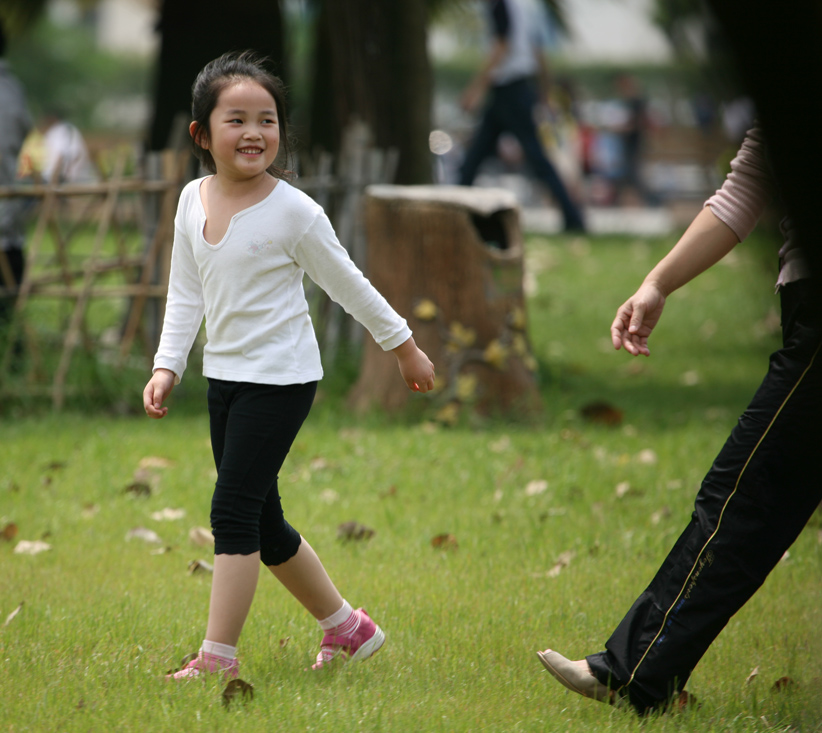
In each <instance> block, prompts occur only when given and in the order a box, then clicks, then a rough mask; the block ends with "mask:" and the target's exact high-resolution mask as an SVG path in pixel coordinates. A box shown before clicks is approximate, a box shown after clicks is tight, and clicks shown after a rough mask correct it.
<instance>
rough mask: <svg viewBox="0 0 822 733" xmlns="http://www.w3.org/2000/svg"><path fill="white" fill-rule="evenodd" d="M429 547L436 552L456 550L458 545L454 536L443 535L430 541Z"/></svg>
mask: <svg viewBox="0 0 822 733" xmlns="http://www.w3.org/2000/svg"><path fill="white" fill-rule="evenodd" d="M431 547H433V548H435V549H437V550H457V549H459V544H458V543H457V538H456V537H454V535H452V534H449V533H445V534H438V535H437V536H436V537H433V538H432V539H431Z"/></svg>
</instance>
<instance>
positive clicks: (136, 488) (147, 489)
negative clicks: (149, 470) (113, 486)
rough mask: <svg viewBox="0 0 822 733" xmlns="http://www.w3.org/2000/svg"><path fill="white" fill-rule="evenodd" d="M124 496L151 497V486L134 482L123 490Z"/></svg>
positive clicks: (141, 482)
mask: <svg viewBox="0 0 822 733" xmlns="http://www.w3.org/2000/svg"><path fill="white" fill-rule="evenodd" d="M123 493H124V494H134V495H135V496H151V486H149V485H148V484H147V483H145V482H143V481H134V482H133V483H130V484H129V485H128V486H126V488H124V489H123Z"/></svg>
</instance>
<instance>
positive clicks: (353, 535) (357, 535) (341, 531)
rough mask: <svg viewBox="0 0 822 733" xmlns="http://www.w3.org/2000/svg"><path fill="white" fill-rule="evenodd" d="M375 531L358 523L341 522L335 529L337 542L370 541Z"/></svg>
mask: <svg viewBox="0 0 822 733" xmlns="http://www.w3.org/2000/svg"><path fill="white" fill-rule="evenodd" d="M375 534H376V531H375V530H373V529H371V527H366V526H365V525H364V524H360V523H359V522H355V521H353V520H352V521H350V522H343V523H342V524H340V525H339V526H338V527H337V539H338V540H370V539H371V538H372V537H373V536H374V535H375Z"/></svg>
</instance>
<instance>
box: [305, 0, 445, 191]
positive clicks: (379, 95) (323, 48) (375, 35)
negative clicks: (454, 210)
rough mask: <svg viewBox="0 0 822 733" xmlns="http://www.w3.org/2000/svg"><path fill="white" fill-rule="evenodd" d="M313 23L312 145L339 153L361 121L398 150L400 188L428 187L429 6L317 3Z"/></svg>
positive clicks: (360, 0)
mask: <svg viewBox="0 0 822 733" xmlns="http://www.w3.org/2000/svg"><path fill="white" fill-rule="evenodd" d="M314 23H315V27H314V31H315V32H314V47H313V71H314V73H313V77H314V78H313V87H312V95H311V102H310V120H311V122H310V127H309V144H310V146H311V147H312V148H321V149H324V150H330V151H332V152H336V151H337V150H338V149H339V146H340V140H341V135H342V132H343V130H344V129H345V127H346V125H347V124H348V123H349V122H351V121H353V120H355V119H359V120H361V121H363V122H365V123H366V124H367V125H368V127H369V129H370V131H371V134H372V135H373V138H374V143H375V145H376V146H377V147H379V148H389V147H394V148H396V149H397V150H398V151H399V167H398V171H397V182H398V183H404V184H413V183H429V182H430V181H431V153H430V151H429V148H428V134H429V132H430V119H431V94H432V73H431V66H430V63H429V60H428V51H427V46H426V40H427V32H426V28H427V24H428V7H427V0H377V2H375V1H374V0H347V2H344V3H343V2H335V0H316V16H315V20H314Z"/></svg>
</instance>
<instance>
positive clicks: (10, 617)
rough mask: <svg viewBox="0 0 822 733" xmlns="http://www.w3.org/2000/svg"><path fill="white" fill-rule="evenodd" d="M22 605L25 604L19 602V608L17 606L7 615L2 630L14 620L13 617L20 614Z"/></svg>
mask: <svg viewBox="0 0 822 733" xmlns="http://www.w3.org/2000/svg"><path fill="white" fill-rule="evenodd" d="M24 603H25V601H20V605H19V606H17V608H15V609H14V610H13V611H12V612H11V613H10V614H9V615H8V616H6V621H5V623H4V624H3V628H5V627H6V626H8V625H9V624H10V623H11V622H12V621H13V620H14V617H15V616H16V615H17V614H18V613H20V609H21V608H23V604H24Z"/></svg>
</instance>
